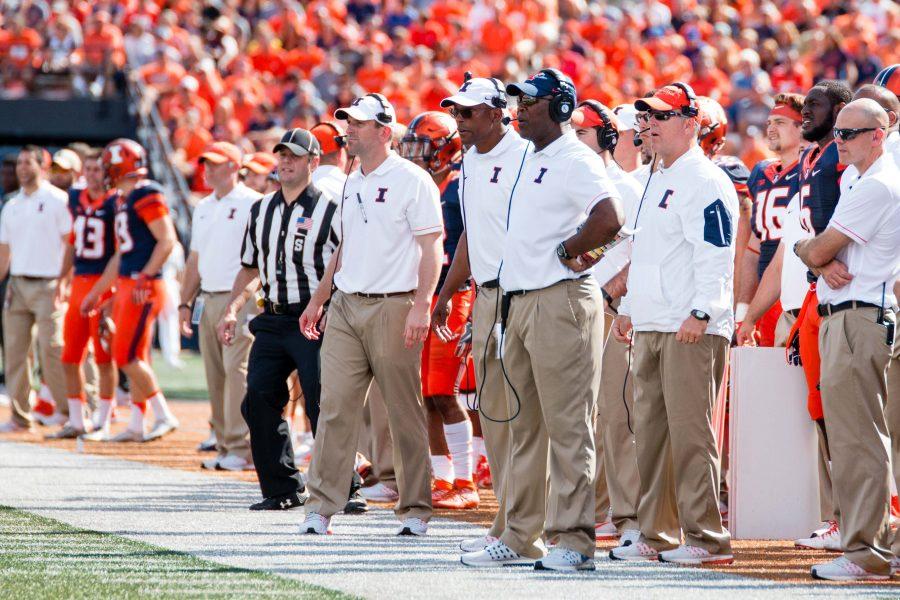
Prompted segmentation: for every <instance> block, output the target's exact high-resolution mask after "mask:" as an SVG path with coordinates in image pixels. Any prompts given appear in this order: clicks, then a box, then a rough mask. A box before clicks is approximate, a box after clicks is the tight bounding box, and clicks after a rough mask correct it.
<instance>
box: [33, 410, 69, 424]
mask: <svg viewBox="0 0 900 600" xmlns="http://www.w3.org/2000/svg"><path fill="white" fill-rule="evenodd" d="M31 415H32V416H33V417H34V420H35V421H36V422H38V423H40V424H41V425H43V426H44V427H56V426H58V425H65V424H66V423H68V422H69V417H67V416H66V415H64V414H62V413H59V412H55V413H53V414H52V415H50V416H47V415H45V414H43V413H39V412H36V413H31Z"/></svg>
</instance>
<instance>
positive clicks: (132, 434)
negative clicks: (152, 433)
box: [108, 429, 144, 442]
mask: <svg viewBox="0 0 900 600" xmlns="http://www.w3.org/2000/svg"><path fill="white" fill-rule="evenodd" d="M108 441H110V442H143V441H144V432H143V431H132V430H131V429H126V430H125V431H123V432H122V433H119V434H116V435H114V436H112V437H111V438H109V440H108Z"/></svg>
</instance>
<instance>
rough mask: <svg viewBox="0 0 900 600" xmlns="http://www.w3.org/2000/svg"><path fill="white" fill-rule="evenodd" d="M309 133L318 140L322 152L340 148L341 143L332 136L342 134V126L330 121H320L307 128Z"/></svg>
mask: <svg viewBox="0 0 900 600" xmlns="http://www.w3.org/2000/svg"><path fill="white" fill-rule="evenodd" d="M309 131H310V133H312V134H313V136H315V138H316V139H317V140H319V146H320V147H321V148H322V154H331V153H332V152H337V151H338V150H340V149H341V147H342V144H339V143H338V141H337V140H336V139H334V138H336V137H341V136H343V135H344V128H343V127H341V126H340V125H338V124H337V123H333V122H331V121H322V122H321V123H317V124H316V126H315V127H313V128H312V129H310V130H309Z"/></svg>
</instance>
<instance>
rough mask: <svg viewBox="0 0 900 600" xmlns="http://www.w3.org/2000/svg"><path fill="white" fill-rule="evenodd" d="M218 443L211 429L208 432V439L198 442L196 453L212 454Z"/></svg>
mask: <svg viewBox="0 0 900 600" xmlns="http://www.w3.org/2000/svg"><path fill="white" fill-rule="evenodd" d="M217 443H218V441H217V440H216V432H215V431H214V430H213V429H210V430H209V437H207V438H206V439H205V440H203V441H202V442H200V444H199V445H198V446H197V451H198V452H213V451H215V449H216V444H217Z"/></svg>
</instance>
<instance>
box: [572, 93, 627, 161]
mask: <svg viewBox="0 0 900 600" xmlns="http://www.w3.org/2000/svg"><path fill="white" fill-rule="evenodd" d="M578 106H579V107H582V106H587V107H588V108H590V109H591V110H592V111H594V112H595V113H597V116H598V117H600V120H601V121H602V122H603V125H602V126H601V127H595V129H596V130H597V144H598V145H599V146H600V149H601V150H608V151H610V152H612V151H613V150H615V148H616V144H618V143H619V130H618V129H616V128H615V126H614V125H613V123H612V119H611V118H610V116H609V115H608V114H606V109H605V108H603V105H602V104H600V103H599V102H597V101H596V100H582V101H581V103H580V104H579V105H578Z"/></svg>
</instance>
